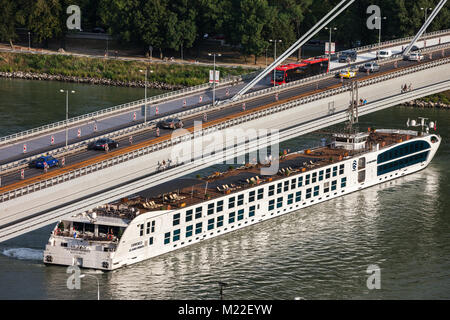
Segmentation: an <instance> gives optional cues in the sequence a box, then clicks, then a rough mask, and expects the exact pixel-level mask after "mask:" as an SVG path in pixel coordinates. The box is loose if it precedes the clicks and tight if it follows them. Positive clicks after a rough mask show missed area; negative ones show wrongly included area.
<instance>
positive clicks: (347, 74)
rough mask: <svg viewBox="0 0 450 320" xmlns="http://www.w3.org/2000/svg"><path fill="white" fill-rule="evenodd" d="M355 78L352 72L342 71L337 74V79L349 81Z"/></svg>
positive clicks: (354, 73)
mask: <svg viewBox="0 0 450 320" xmlns="http://www.w3.org/2000/svg"><path fill="white" fill-rule="evenodd" d="M354 77H356V72H355V71H352V70H344V71H341V72H340V73H339V78H345V79H350V78H354Z"/></svg>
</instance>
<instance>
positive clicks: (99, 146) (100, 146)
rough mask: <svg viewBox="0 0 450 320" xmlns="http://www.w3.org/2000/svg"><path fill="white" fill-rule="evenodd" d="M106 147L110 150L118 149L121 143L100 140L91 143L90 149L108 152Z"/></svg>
mask: <svg viewBox="0 0 450 320" xmlns="http://www.w3.org/2000/svg"><path fill="white" fill-rule="evenodd" d="M106 146H108V150H111V149H114V148H118V147H119V143H118V142H116V141H114V140H112V139H110V138H102V139H98V140H97V141H95V142H93V143H91V144H90V145H89V146H88V149H92V150H106Z"/></svg>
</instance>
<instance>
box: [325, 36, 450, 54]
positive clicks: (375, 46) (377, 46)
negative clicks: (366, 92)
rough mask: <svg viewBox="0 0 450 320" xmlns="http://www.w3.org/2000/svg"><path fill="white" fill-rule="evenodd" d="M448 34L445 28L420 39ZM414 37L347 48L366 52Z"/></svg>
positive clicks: (339, 52)
mask: <svg viewBox="0 0 450 320" xmlns="http://www.w3.org/2000/svg"><path fill="white" fill-rule="evenodd" d="M446 34H450V29H445V30H439V31H433V32H429V33H426V34H424V35H422V37H420V39H419V40H425V39H429V38H435V37H436V36H438V35H441V36H443V35H446ZM413 39H414V36H410V37H406V38H401V39H394V40H388V41H384V42H381V44H378V43H376V44H375V43H374V44H369V45H365V46H362V47H357V48H354V49H347V50H355V51H356V52H358V53H359V52H364V51H370V50H371V49H378V48H379V47H380V46H381V48H383V47H387V46H389V47H391V46H392V45H393V44H400V43H404V42H409V41H411V40H413ZM347 50H342V51H338V52H336V54H337V55H339V54H341V53H342V52H344V51H347ZM320 57H321V58H326V57H328V55H321V56H320Z"/></svg>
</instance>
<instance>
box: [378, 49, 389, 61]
mask: <svg viewBox="0 0 450 320" xmlns="http://www.w3.org/2000/svg"><path fill="white" fill-rule="evenodd" d="M390 57H392V51H391V50H380V51H378V52H377V59H378V60H380V59H387V58H390Z"/></svg>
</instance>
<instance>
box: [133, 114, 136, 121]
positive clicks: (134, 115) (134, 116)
mask: <svg viewBox="0 0 450 320" xmlns="http://www.w3.org/2000/svg"><path fill="white" fill-rule="evenodd" d="M135 120H136V112H133V121H135Z"/></svg>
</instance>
